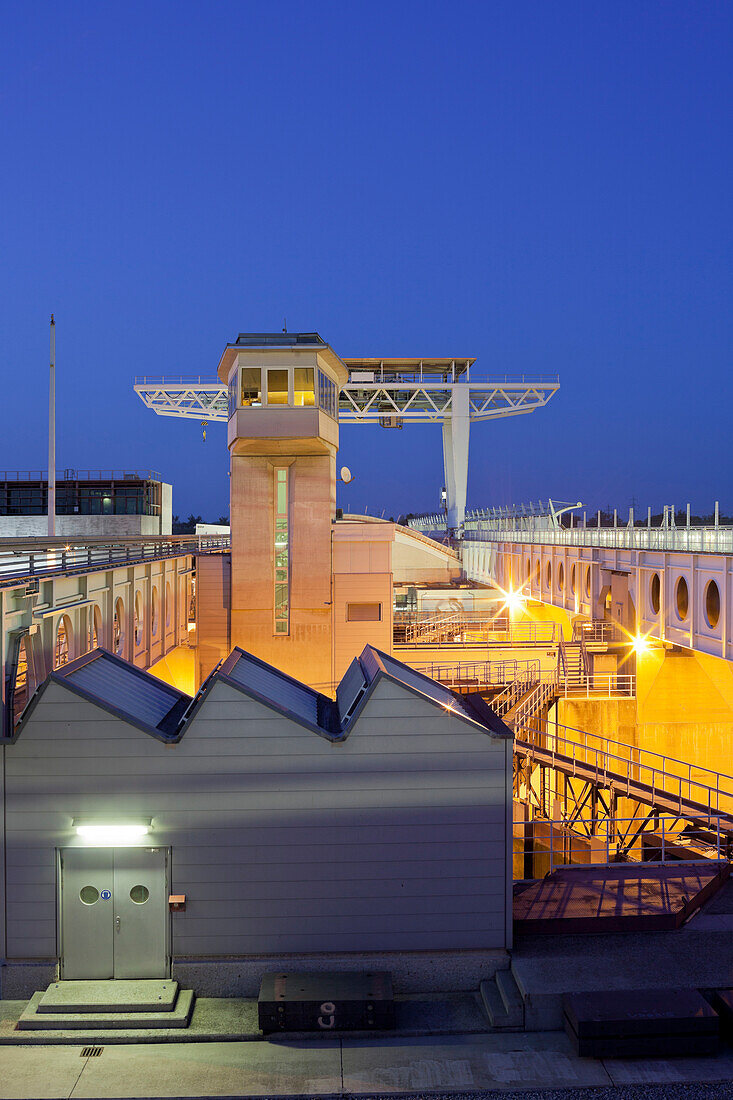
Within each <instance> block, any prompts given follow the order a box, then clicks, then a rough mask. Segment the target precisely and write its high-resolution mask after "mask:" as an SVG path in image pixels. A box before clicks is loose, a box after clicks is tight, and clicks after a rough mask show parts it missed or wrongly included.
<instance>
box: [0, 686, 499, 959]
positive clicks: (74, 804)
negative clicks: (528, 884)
mask: <svg viewBox="0 0 733 1100" xmlns="http://www.w3.org/2000/svg"><path fill="white" fill-rule="evenodd" d="M511 749H512V746H511V741H510V740H509V739H506V740H504V739H494V738H492V737H490V736H489V735H488V734H483V733H481V732H480V731H476V732H474V731H473V730H472V729H471V728H470V727H469V726H468V725H466V724H465V723H462V722H460V721H458V720H456V719H454V718H452V717H451V716H449V715H446V714H444V713H443V712H441V711H440V710H439V709H437V708H436V707H435V706H433V705H431V704H429V703H428V702H426V701H423V700H422V699H420V698H418V697H416V696H414V695H412V694H411V693H409V692H407V691H406V690H404V689H403V688H401V687H400V686H398V685H395V684H393V683H391V682H388V681H382V682H381V683H380V684H379V685H378V687H377V689H376V691H375V693H374V695H373V696H372V698H371V700H370V701H369V703H368V705H367V707H366V708H365V710H364V711H363V713H362V716H361V717H360V719H359V721H358V724H357V726H356V728H355V730H354V732H353V734H352V735H351V737H350V738H349V739H348V740H347V741H346V742H345V743H343V744H331V743H329V742H327V741H325V740H323V739H322V738H320V737H318V736H317V735H315V734H313V733H310V732H309V731H307V730H305V729H303V728H302V727H300V726H298V725H297V724H295V723H292V722H290V721H289V720H287V719H285V718H283V717H281V716H279V715H277V714H275V713H274V712H272V711H271V710H269V709H268V708H266V707H264V706H261V705H260V704H258V703H255V702H253V701H250V700H248V699H247V698H246V697H245V696H243V695H241V694H240V693H239V692H237V691H236V690H235V689H233V688H230V687H229V686H228V685H226V684H224V683H221V682H218V683H217V684H215V686H214V687H213V689H212V691H211V693H210V695H209V697H208V698H207V700H206V701H205V702H204V705H203V706H202V708H201V710H200V711H199V714H198V716H197V717H196V718H195V720H194V721H193V723H192V725H191V727H190V728H189V730H188V732H187V734H186V735H185V737H184V738H183V741H182V742H181V743H180V744H178V745H175V746H172V747H168V746H165V745H163V744H161V743H159V742H157V741H156V740H154V739H153V738H151V737H149V736H148V735H147V734H145V733H143V732H140V731H138V730H137V729H135V728H133V727H130V726H129V725H127V724H126V723H123V722H122V721H120V720H119V719H117V718H115V717H114V716H112V715H109V714H106V713H105V712H104V711H102V710H100V709H99V708H98V707H96V706H95V705H93V704H91V703H88V702H86V701H83V700H81V699H79V698H78V697H76V696H74V695H73V694H72V693H70V692H69V691H67V690H66V689H65V688H63V687H61V686H60V685H56V684H52V685H49V687H48V689H47V691H46V693H45V695H44V696H43V698H42V700H41V702H40V703H39V704H38V705H37V706H36V709H35V711H34V713H33V715H32V717H31V718H30V720H29V723H28V725H27V726H26V728H25V729H24V731H23V732H22V734H21V736H20V738H19V740H18V742H17V743H16V744H15V745H9V746H5V748H4V753H5V775H6V800H7V801H6V812H7V816H6V825H7V900H6V905H7V957H8V959H9V961H12V960H19V959H27V958H38V957H46V958H49V957H53V956H55V955H56V899H55V881H54V877H55V876H54V848H55V847H56V846H58V845H68V844H74V843H76V842H77V841H76V838H75V836H74V835H73V832H72V828H71V821H72V818H73V817H75V816H83V815H92V814H93V815H95V816H99V817H101V818H105V819H108V820H111V821H113V820H114V819H115V817H116V816H129V815H135V814H139V815H140V816H143V817H152V818H153V827H154V831H153V833H152V834H151V836H150V840H153V841H154V842H156V843H160V844H165V845H171V847H172V853H173V854H172V890H173V892H174V893H185V894H186V895H187V896H188V906H187V911H186V912H185V913H179V914H174V915H173V917H172V922H173V950H174V956H175V957H178V958H180V957H181V956H195V957H198V958H201V957H206V956H223V955H242V954H249V953H255V954H272V953H278V952H309V951H333V952H345V951H382V950H385V951H394V950H401V949H404V950H412V951H415V950H445V949H457V948H483V949H486V948H503V947H505V946H508V945H509V944H510V925H508V923H507V913H508V901H507V885H508V879H509V876H510V867H511V860H510V844H511V837H510V829H509V828H508V820H509V810H510V806H511ZM149 842H150V841H148V843H149Z"/></svg>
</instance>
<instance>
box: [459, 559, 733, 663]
mask: <svg viewBox="0 0 733 1100" xmlns="http://www.w3.org/2000/svg"><path fill="white" fill-rule="evenodd" d="M462 559H463V564H464V567H465V570H466V575H467V576H468V577H469V579H471V580H481V581H487V582H491V581H497V582H498V583H499V584H501V585H503V586H504V587H507V586H508V585H509V584H512V585H513V586H514V587H515V588H516V587H519V586H520V585H521V586H523V590H524V592H525V594H526V595H528V596H531V597H532V598H533V599H536V600H541V601H542V602H543V603H547V604H553V605H554V606H556V607H561V608H564V609H565V610H566V611H568V612H569V613H571V614H581V615H583V616H585V617H587V618H595V619H599V618H600V619H602V618H604V617H605V616H606V615H607V609H606V601H607V597H609V599H608V603H609V608H608V615H609V616H610V615H611V613H612V614H613V616H614V617H615V619H616V620H617V621H620V622H621V623H622V624H623V625H624V626H625V627H626V628H627V629H628V630H630V631H632V632H633V631H635V630H638V631H639V632H640V633H644V634H646V633H649V634H651V635H652V636H653V637H654V638H658V639H660V640H661V641H665V642H670V643H673V644H675V645H680V646H685V647H686V648H688V649H694V650H696V651H697V652H699V653H705V654H708V655H709V656H711V657H723V658H725V659H726V660H733V556H731V555H726V554H712V553H682V552H680V551H669V552H663V551H652V550H625V549H605V548H594V547H582V546H581V547H578V546H551V545H543V544H533V543H526V544H524V543H515V542H479V541H467V542H466V543H465V544H464V546H463V550H462ZM621 577H623V579H624V580H623V583H621V581H620V579H619V578H621ZM655 578H656V580H655ZM680 581H684V582H685V584H686V586H687V592H688V599H687V601H686V606H685V605H684V604H681V603H680V602H679V601H678V599H677V593H678V586H679V584H680ZM711 582H712V583H713V584H714V585H715V587H716V589H717V592H718V599H719V604H720V607H719V612H718V614H717V617H715V618H714V621H711V618H710V617H709V614H708V602H707V593H708V587H709V585H710V584H711ZM657 585H658V590H657V591H658V607H657V608H655V606H654V602H655V597H654V586H657Z"/></svg>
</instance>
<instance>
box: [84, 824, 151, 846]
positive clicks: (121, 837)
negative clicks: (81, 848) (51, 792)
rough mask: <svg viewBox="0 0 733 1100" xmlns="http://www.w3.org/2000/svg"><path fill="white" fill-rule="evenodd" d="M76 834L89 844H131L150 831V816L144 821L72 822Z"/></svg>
mask: <svg viewBox="0 0 733 1100" xmlns="http://www.w3.org/2000/svg"><path fill="white" fill-rule="evenodd" d="M72 825H73V827H74V829H75V830H76V835H77V836H79V837H81V839H82V840H85V841H87V842H88V843H90V844H101V845H105V844H110V845H122V844H132V843H134V842H135V841H136V840H139V839H140V838H141V837H143V836H147V834H148V833H149V832H150V825H151V822H150V818H148V819H147V820H144V821H140V820H138V821H120V822H115V823H108V822H102V821H84V820H81V819H74V821H73V822H72Z"/></svg>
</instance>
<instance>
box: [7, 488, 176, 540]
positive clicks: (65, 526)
mask: <svg viewBox="0 0 733 1100" xmlns="http://www.w3.org/2000/svg"><path fill="white" fill-rule="evenodd" d="M166 488H167V489H170V488H171V487H170V485H168V486H166V485H164V486H163V489H166ZM167 516H168V519H167V523H166V521H165V515H164V516H163V517H160V516H56V534H57V535H58V536H59V537H63V536H65V535H68V536H70V537H72V538H93V537H100V538H122V537H123V536H125V535H130V536H134V535H170V533H171V510H170V498H169V503H168V511H167ZM47 535H48V517H47V516H0V538H28V539H37V538H46V536H47Z"/></svg>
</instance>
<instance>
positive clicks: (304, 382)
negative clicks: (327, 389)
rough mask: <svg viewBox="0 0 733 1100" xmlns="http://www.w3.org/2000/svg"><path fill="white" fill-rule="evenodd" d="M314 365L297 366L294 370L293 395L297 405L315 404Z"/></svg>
mask: <svg viewBox="0 0 733 1100" xmlns="http://www.w3.org/2000/svg"><path fill="white" fill-rule="evenodd" d="M313 373H314V372H313V367H296V368H295V371H294V375H295V378H294V386H293V397H294V401H295V404H296V405H315V403H316V392H315V388H314V385H313Z"/></svg>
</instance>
